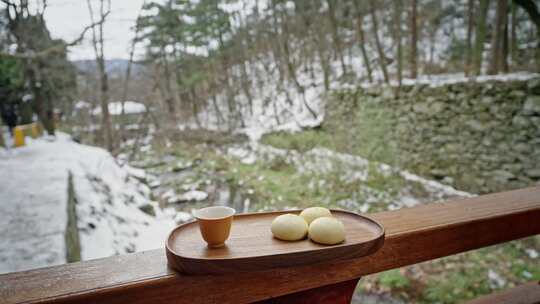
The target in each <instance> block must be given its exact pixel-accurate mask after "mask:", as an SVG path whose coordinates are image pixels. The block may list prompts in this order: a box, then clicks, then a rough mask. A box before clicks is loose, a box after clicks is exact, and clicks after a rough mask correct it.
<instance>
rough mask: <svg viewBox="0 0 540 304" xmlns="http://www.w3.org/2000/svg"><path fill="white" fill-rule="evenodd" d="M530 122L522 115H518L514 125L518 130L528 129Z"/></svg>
mask: <svg viewBox="0 0 540 304" xmlns="http://www.w3.org/2000/svg"><path fill="white" fill-rule="evenodd" d="M529 123H530V122H529V120H528V119H527V118H525V117H524V116H521V115H516V116H514V118H513V119H512V125H514V126H516V127H518V128H526V127H528V126H529Z"/></svg>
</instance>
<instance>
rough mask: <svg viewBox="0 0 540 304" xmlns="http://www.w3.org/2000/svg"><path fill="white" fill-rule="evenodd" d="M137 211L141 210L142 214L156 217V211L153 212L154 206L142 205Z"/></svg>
mask: <svg viewBox="0 0 540 304" xmlns="http://www.w3.org/2000/svg"><path fill="white" fill-rule="evenodd" d="M139 210H141V211H142V212H144V213H146V214H148V215H150V216H156V210H154V206H152V205H150V204H145V205H142V206H139Z"/></svg>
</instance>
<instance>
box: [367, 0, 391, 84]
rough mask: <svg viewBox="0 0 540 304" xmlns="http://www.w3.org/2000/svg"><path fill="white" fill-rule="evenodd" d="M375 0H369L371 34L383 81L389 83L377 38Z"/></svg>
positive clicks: (377, 27)
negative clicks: (373, 38) (377, 54)
mask: <svg viewBox="0 0 540 304" xmlns="http://www.w3.org/2000/svg"><path fill="white" fill-rule="evenodd" d="M374 2H375V1H374V0H371V1H370V2H369V9H370V14H371V20H372V21H373V36H374V37H375V45H376V46H377V52H378V53H379V63H380V65H381V70H382V72H383V76H384V82H386V83H390V79H389V78H388V70H387V69H386V56H384V50H383V48H382V45H381V41H380V40H379V26H378V22H377V13H376V12H375V3H374Z"/></svg>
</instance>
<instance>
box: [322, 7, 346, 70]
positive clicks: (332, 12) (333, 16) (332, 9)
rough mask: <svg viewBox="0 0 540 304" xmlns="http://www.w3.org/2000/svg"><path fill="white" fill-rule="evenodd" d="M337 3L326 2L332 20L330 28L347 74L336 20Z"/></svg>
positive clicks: (343, 68)
mask: <svg viewBox="0 0 540 304" xmlns="http://www.w3.org/2000/svg"><path fill="white" fill-rule="evenodd" d="M336 2H337V1H336V0H326V3H327V4H328V17H329V19H330V26H331V28H332V39H333V40H334V44H335V49H336V52H337V54H338V56H339V61H340V63H341V70H342V72H343V74H346V73H347V69H346V66H345V60H344V59H343V47H342V43H341V38H340V37H339V32H338V22H337V18H336Z"/></svg>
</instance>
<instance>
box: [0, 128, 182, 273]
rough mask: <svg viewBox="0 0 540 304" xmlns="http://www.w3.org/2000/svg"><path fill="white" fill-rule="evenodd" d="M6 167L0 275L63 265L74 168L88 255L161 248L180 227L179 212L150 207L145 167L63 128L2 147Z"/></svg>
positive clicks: (0, 204)
mask: <svg viewBox="0 0 540 304" xmlns="http://www.w3.org/2000/svg"><path fill="white" fill-rule="evenodd" d="M0 172H1V173H2V174H1V175H0V219H1V220H0V272H11V271H19V270H24V269H30V268H36V267H43V266H47V265H55V264H62V263H65V261H66V259H65V243H64V231H65V227H66V223H67V215H66V212H67V206H66V203H67V185H68V172H71V173H72V174H73V183H74V188H75V192H76V194H75V195H76V199H77V206H76V208H77V216H78V227H79V236H80V241H81V251H82V252H81V255H82V258H83V259H84V260H87V259H94V258H100V257H106V256H110V255H113V254H123V253H127V252H133V251H141V250H147V249H154V248H160V247H162V246H163V244H164V241H165V238H166V235H167V233H168V232H169V231H170V229H172V227H174V225H175V223H174V217H175V216H176V215H175V214H164V213H162V212H160V209H159V208H152V207H154V206H155V204H156V203H154V202H151V201H150V199H149V193H150V189H149V188H148V187H146V186H145V185H144V184H142V183H141V182H140V181H139V180H138V179H141V178H142V177H144V174H143V172H141V171H140V170H136V169H133V168H130V167H128V166H127V165H124V166H123V167H120V166H119V165H118V164H117V162H116V160H115V159H114V158H113V157H112V156H111V155H110V154H109V153H108V152H107V151H105V150H103V149H101V148H96V147H90V146H85V145H81V144H78V143H75V142H73V141H71V139H70V137H69V136H68V135H67V134H64V133H61V132H57V137H56V139H55V140H51V141H48V140H44V139H38V140H34V141H30V142H29V144H28V146H25V147H21V148H17V149H11V150H9V151H6V150H4V151H3V152H2V154H0ZM132 174H133V175H135V176H132ZM143 206H146V207H147V208H150V209H153V211H154V212H155V213H156V216H155V217H154V216H151V215H149V214H147V213H145V212H143V211H141V210H140V209H139V207H143Z"/></svg>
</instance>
